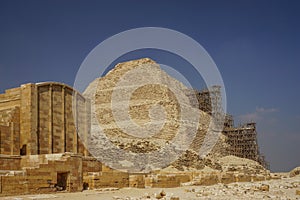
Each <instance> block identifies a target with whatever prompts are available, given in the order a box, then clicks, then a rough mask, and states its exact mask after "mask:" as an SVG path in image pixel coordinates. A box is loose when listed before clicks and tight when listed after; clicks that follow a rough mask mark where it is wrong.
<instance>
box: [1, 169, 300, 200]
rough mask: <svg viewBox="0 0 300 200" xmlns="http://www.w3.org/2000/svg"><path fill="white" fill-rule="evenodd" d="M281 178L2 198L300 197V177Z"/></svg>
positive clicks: (193, 199)
mask: <svg viewBox="0 0 300 200" xmlns="http://www.w3.org/2000/svg"><path fill="white" fill-rule="evenodd" d="M280 177H281V178H279V177H278V179H272V180H269V181H261V182H240V183H230V184H217V185H211V186H182V187H178V188H163V189H162V188H145V189H137V188H122V189H117V188H103V189H99V190H86V191H83V192H77V193H64V192H61V193H53V194H38V195H21V196H10V197H1V198H0V199H1V200H30V199H45V200H46V199H55V200H64V199H72V200H82V199H84V200H99V199H101V200H102V199H103V200H143V199H165V200H178V199H180V200H197V199H210V200H213V199H216V200H221V199H222V200H226V199H228V200H232V199H234V200H240V199H278V200H296V199H300V176H299V175H298V176H295V177H292V178H290V177H288V174H287V175H285V174H281V175H280Z"/></svg>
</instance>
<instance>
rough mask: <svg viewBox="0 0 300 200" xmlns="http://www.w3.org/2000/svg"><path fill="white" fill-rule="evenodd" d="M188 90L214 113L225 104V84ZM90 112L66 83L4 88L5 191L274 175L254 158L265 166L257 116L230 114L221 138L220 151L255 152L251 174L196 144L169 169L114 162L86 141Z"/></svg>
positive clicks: (0, 176)
mask: <svg viewBox="0 0 300 200" xmlns="http://www.w3.org/2000/svg"><path fill="white" fill-rule="evenodd" d="M146 61H147V62H148V60H146ZM189 92H196V94H197V98H198V101H199V109H200V110H202V111H204V112H206V113H207V114H208V115H210V114H211V113H212V112H221V110H219V111H218V109H217V110H212V104H218V102H220V88H219V87H217V86H216V87H213V88H212V89H211V90H204V91H201V92H197V91H194V90H191V91H189ZM187 95H188V93H187ZM210 97H212V98H210ZM218 106H219V105H216V106H215V108H219V107H218ZM220 109H221V108H220ZM90 112H91V111H90V101H89V100H88V99H86V98H85V97H84V96H83V95H81V94H80V93H79V92H77V91H75V90H74V89H73V88H72V87H70V86H67V85H65V84H62V83H56V82H44V83H36V84H34V83H29V84H23V85H21V86H20V87H18V88H13V89H8V90H6V91H5V93H4V94H0V196H3V195H11V194H27V193H44V192H54V191H61V190H67V191H81V190H83V189H88V188H89V189H94V188H101V187H141V188H143V187H178V186H180V185H181V184H184V183H188V182H193V184H204V185H209V184H214V183H219V182H222V183H229V182H234V181H251V180H252V181H253V180H265V179H266V177H267V174H268V172H267V171H266V170H265V169H264V168H263V167H262V166H259V165H256V164H255V162H254V161H257V162H258V163H260V164H261V165H263V166H266V163H265V161H264V158H263V156H261V154H260V152H259V148H258V145H257V139H256V128H255V124H254V123H249V124H246V125H243V126H239V127H234V123H233V119H232V117H230V116H229V115H227V116H226V121H225V128H224V131H223V139H224V141H223V143H222V142H220V143H219V144H217V145H216V146H217V148H218V152H221V154H222V155H223V156H226V155H227V156H228V155H233V156H237V157H242V158H248V159H251V160H253V163H254V164H253V163H252V165H251V166H255V167H252V168H251V170H248V171H247V173H249V174H245V173H240V172H239V171H238V170H234V171H230V169H231V168H232V166H231V168H230V167H228V166H227V165H226V164H224V163H226V162H227V160H228V159H227V160H226V159H225V158H222V159H219V160H218V161H214V160H213V159H205V160H201V159H199V158H198V157H197V155H196V156H195V155H194V154H193V152H192V151H187V152H186V154H185V155H183V156H182V157H181V158H180V159H179V160H178V161H177V162H175V163H173V164H171V165H170V166H169V167H167V168H166V169H162V170H160V171H154V172H151V173H147V174H142V173H136V174H131V173H126V172H121V171H118V170H114V169H111V168H109V167H107V166H105V165H103V164H102V163H101V162H99V161H98V160H96V159H95V158H94V157H93V156H91V154H90V153H89V152H88V150H87V149H86V148H85V146H84V145H83V143H84V142H85V141H84V140H87V138H88V136H89V135H90V133H91V129H90ZM196 139H197V138H196ZM199 140H200V139H199ZM195 144H198V143H195ZM143 145H146V147H145V149H147V145H149V142H148V143H146V144H144V143H143V142H142V143H141V144H131V146H130V147H128V149H129V150H130V149H131V150H132V149H134V150H135V151H140V150H141V151H142V150H143V148H144V146H143ZM137 147H138V148H137ZM196 148H197V147H196ZM125 149H126V148H125ZM216 152H217V151H216ZM230 160H232V158H230ZM197 162H199V163H200V164H198V165H197V166H196V168H197V169H207V168H205V166H206V167H210V168H211V169H212V170H210V171H209V172H207V171H203V170H202V171H201V170H198V171H197V170H195V171H191V170H189V171H185V169H187V168H188V167H190V168H192V167H194V165H195V163H197ZM247 162H248V161H247ZM220 163H222V166H221V164H220ZM222 167H223V168H222ZM181 168H182V169H181ZM235 168H236V169H238V166H235ZM170 169H172V171H170ZM220 169H222V170H220Z"/></svg>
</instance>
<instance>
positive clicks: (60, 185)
mask: <svg viewBox="0 0 300 200" xmlns="http://www.w3.org/2000/svg"><path fill="white" fill-rule="evenodd" d="M68 175H69V173H68V172H58V173H57V184H56V188H57V190H58V191H62V190H66V189H67V181H68Z"/></svg>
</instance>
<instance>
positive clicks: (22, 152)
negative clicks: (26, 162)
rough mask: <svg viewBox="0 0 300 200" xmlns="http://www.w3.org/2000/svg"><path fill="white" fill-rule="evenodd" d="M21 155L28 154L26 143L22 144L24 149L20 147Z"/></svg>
mask: <svg viewBox="0 0 300 200" xmlns="http://www.w3.org/2000/svg"><path fill="white" fill-rule="evenodd" d="M20 155H21V156H25V155H26V144H24V145H23V146H22V149H20Z"/></svg>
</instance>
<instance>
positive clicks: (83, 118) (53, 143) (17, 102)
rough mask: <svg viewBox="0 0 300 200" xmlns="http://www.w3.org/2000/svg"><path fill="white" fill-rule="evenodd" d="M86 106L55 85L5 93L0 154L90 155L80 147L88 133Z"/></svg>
mask: <svg viewBox="0 0 300 200" xmlns="http://www.w3.org/2000/svg"><path fill="white" fill-rule="evenodd" d="M73 97H74V98H73ZM73 105H74V107H73ZM89 105H90V104H89V102H88V101H87V100H86V99H85V98H84V97H83V96H82V95H81V94H80V93H78V92H76V91H75V90H73V88H71V87H69V86H67V85H65V84H61V83H56V82H44V83H37V84H33V83H29V84H24V85H21V87H19V88H14V89H10V90H6V92H5V93H4V94H0V127H1V128H0V154H6V155H20V152H21V154H22V155H37V154H51V153H64V152H73V153H80V154H82V155H89V153H88V151H87V150H86V148H85V147H84V145H83V143H82V141H86V140H87V136H88V134H89V132H90V128H89V127H90V126H89V113H90V111H89V109H90V107H89ZM73 108H74V111H75V112H73ZM76 123H77V125H78V126H77V127H78V128H77V129H76V126H75V124H76ZM78 135H79V136H80V137H78ZM1 144H2V145H1Z"/></svg>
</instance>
